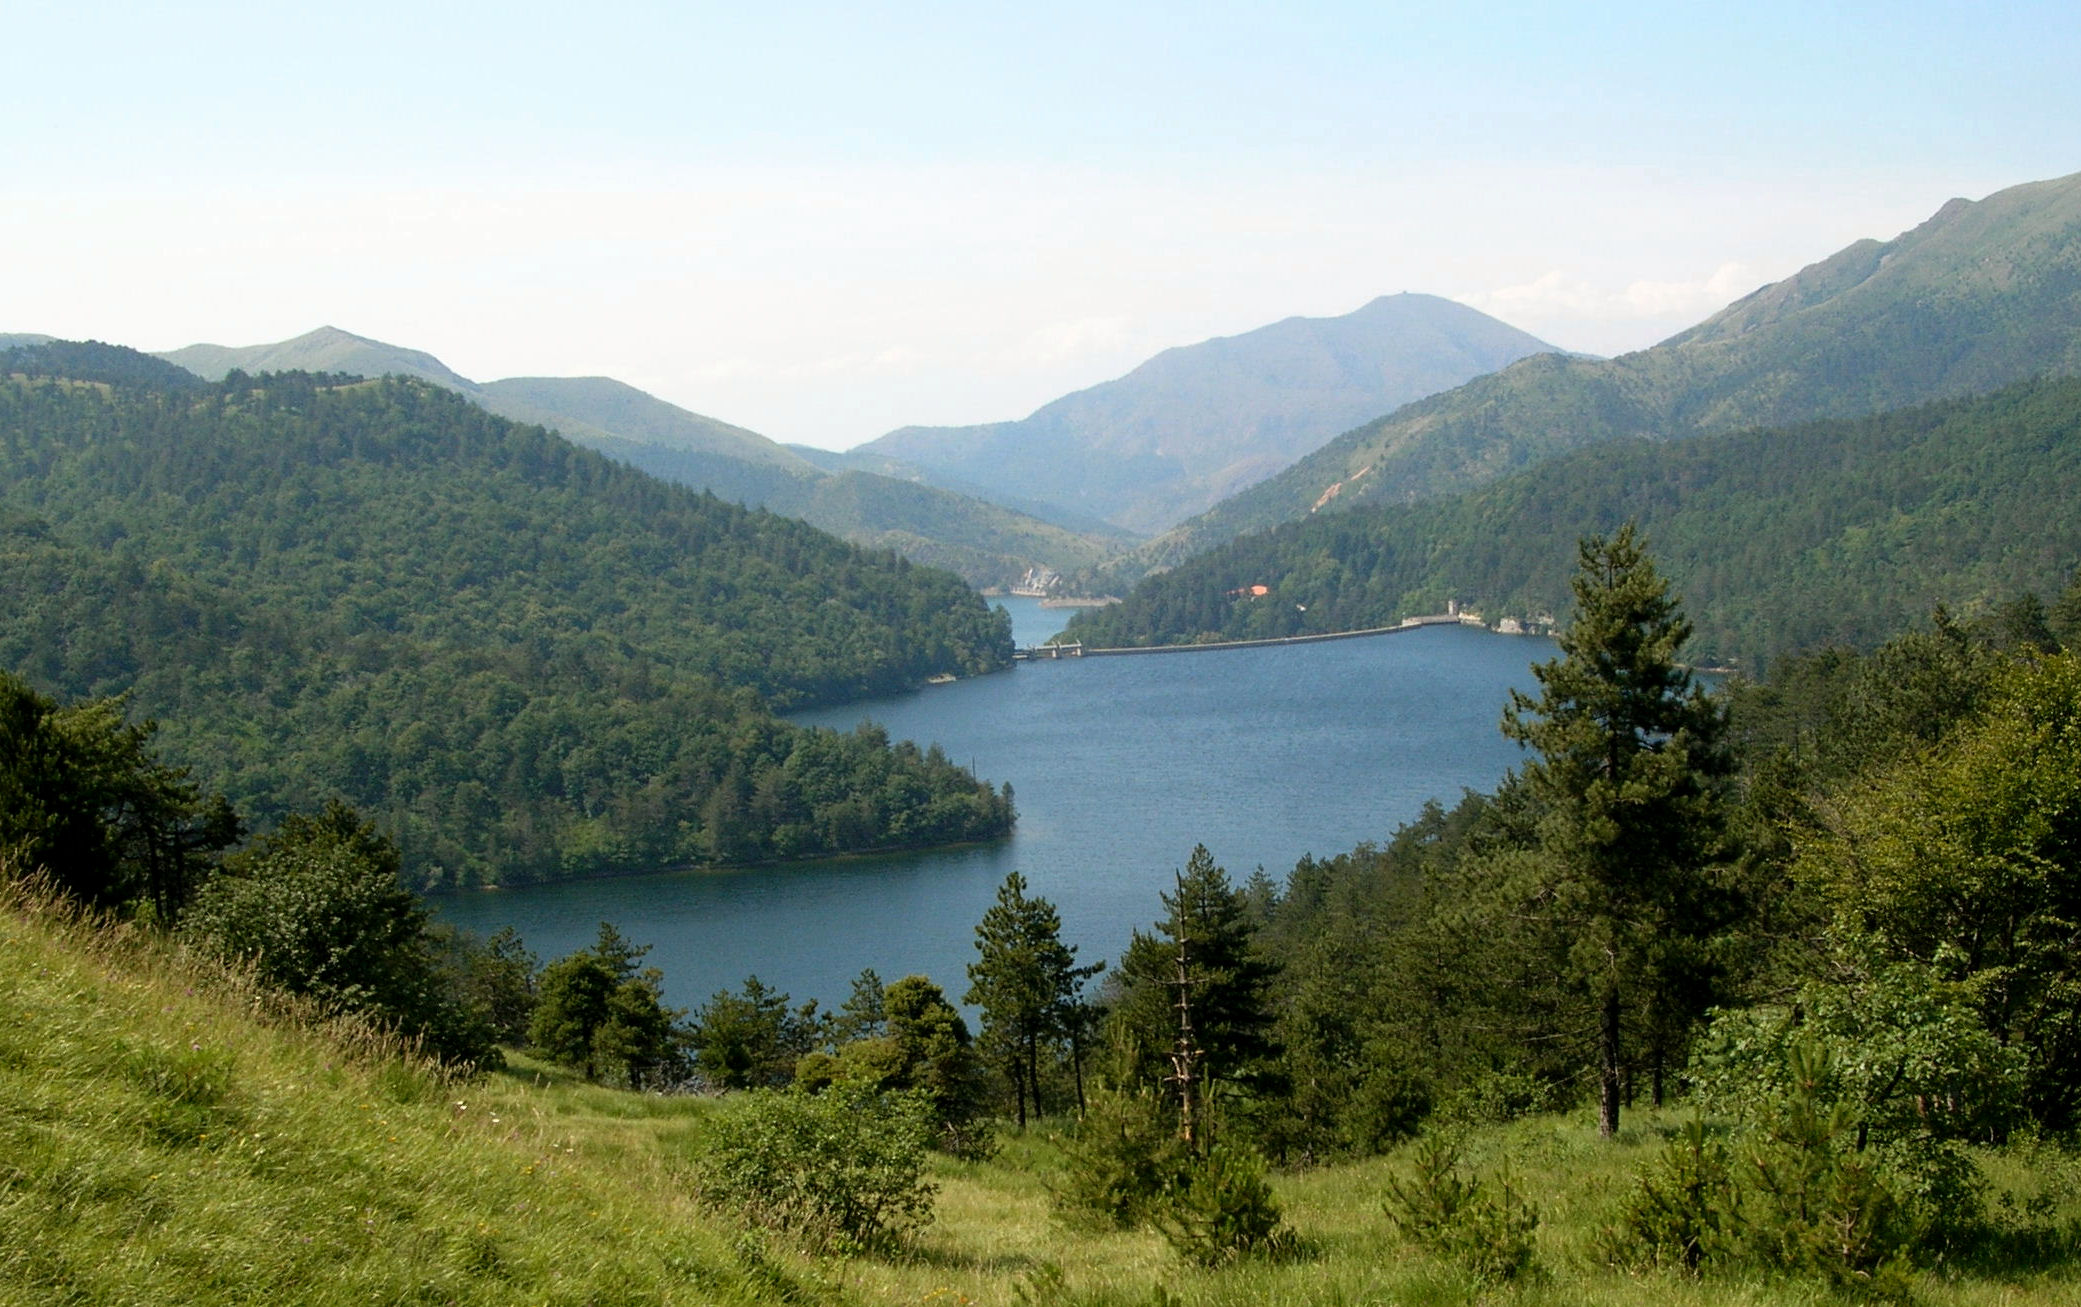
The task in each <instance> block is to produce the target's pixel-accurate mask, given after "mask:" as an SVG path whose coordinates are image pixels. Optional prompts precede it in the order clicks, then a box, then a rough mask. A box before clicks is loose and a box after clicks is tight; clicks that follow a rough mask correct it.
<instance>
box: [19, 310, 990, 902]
mask: <svg viewBox="0 0 2081 1307" xmlns="http://www.w3.org/2000/svg"><path fill="white" fill-rule="evenodd" d="M56 348H57V347H55V346H42V347H37V348H36V349H35V350H31V351H15V352H11V353H9V354H7V355H0V377H6V376H7V375H9V374H14V376H15V379H14V380H13V381H11V382H0V593H4V596H5V598H4V604H0V667H8V668H13V669H16V670H17V671H19V672H20V673H21V674H23V675H25V676H26V677H27V678H28V679H29V680H30V682H31V683H33V684H34V685H36V686H37V687H38V688H39V689H40V690H42V691H44V692H46V693H55V694H59V695H62V696H65V697H71V698H95V697H102V696H108V695H114V694H124V695H127V696H129V706H130V709H131V711H132V712H133V713H135V714H138V715H143V716H150V717H157V718H162V719H164V720H165V721H166V729H165V731H164V733H163V735H162V737H161V741H162V745H163V748H164V750H165V752H166V754H167V756H168V757H169V758H170V759H172V760H174V761H176V762H178V763H180V764H183V765H187V766H190V767H192V768H193V769H194V771H195V774H196V776H197V778H198V780H199V781H201V782H202V783H204V784H206V785H207V786H208V787H210V788H212V789H220V790H222V791H224V792H225V793H226V794H227V795H228V796H229V797H230V798H231V799H232V801H233V802H234V803H235V804H236V805H237V806H238V808H239V809H240V810H241V811H242V812H245V813H247V814H248V815H249V816H250V817H252V818H254V819H257V820H259V821H260V822H261V823H263V824H265V823H267V822H269V821H271V820H273V819H274V818H275V817H277V816H279V815H280V814H282V813H284V812H287V811H292V810H312V809H315V808H317V807H320V806H322V805H323V804H324V803H325V802H326V801H327V800H328V799H330V798H333V797H335V796H339V797H344V798H346V799H347V800H348V801H350V802H352V803H354V804H356V805H357V806H358V807H360V808H362V809H363V810H364V811H366V812H367V813H369V814H370V815H371V816H372V817H374V818H375V819H377V820H378V821H379V822H380V823H381V824H382V825H383V826H384V827H386V828H387V829H391V830H394V831H395V832H396V834H397V837H398V839H399V841H400V843H401V845H402V846H403V849H404V852H405V863H406V866H407V868H408V869H409V870H410V872H411V874H413V875H414V876H416V877H418V878H420V879H422V880H423V881H425V882H426V883H430V884H457V883H474V882H480V881H492V880H504V881H513V880H521V879H530V878H541V877H550V876H557V875H564V874H574V873H584V872H596V871H603V870H614V869H620V868H634V867H642V866H655V865H659V864H660V863H670V862H701V861H730V862H738V861H751V860H760V859H766V858H783V857H794V856H805V855H811V854H818V853H828V852H837V851H844V850H851V849H865V848H875V847H887V846H893V845H910V844H925V843H935V842H942V841H946V840H961V839H974V838H982V837H988V836H993V835H996V834H999V833H1001V832H1002V831H1003V830H1005V829H1006V827H1007V826H1008V824H1009V821H1010V805H1009V802H1008V800H1007V799H1006V798H1005V797H1004V796H1002V795H1000V794H998V793H996V792H995V791H993V790H992V789H990V788H989V787H987V786H982V785H979V784H978V783H977V782H975V781H974V779H973V778H972V777H969V776H968V775H967V774H966V773H965V772H963V771H961V770H960V769H958V768H956V767H954V766H952V765H951V764H949V763H948V762H947V761H946V760H945V759H944V758H943V757H941V756H940V755H939V754H938V753H937V751H936V750H935V751H930V752H921V751H919V750H917V749H915V748H913V747H911V746H908V745H901V746H896V747H893V748H892V747H890V745H889V742H888V741H887V739H886V738H885V737H884V736H882V735H881V734H880V733H879V732H877V731H874V730H866V731H862V732H859V733H855V734H853V735H845V736H841V735H835V734H832V733H830V732H819V731H807V730H801V729H798V728H794V727H791V726H788V725H786V724H784V723H782V722H780V721H779V720H777V719H776V718H774V717H773V716H772V715H771V711H770V710H771V708H772V707H785V706H791V705H799V704H807V703H814V702H819V701H832V700H839V699H845V698H850V697H854V696H860V695H866V694H873V693H882V692H889V691H894V690H898V689H902V688H905V687H908V686H912V685H916V684H918V683H920V682H922V681H924V680H925V679H926V678H928V677H930V676H933V675H939V674H957V675H966V674H973V673H979V672H985V671H990V670H993V669H996V668H999V667H1002V666H1004V665H1006V663H1007V661H1008V659H1009V655H1010V632H1009V629H1008V624H1007V622H1006V620H1005V619H1004V617H1003V615H1002V614H1001V613H998V612H994V611H992V610H991V609H989V608H988V607H987V606H986V605H985V604H984V603H983V602H982V601H981V600H980V599H979V598H978V597H976V596H975V595H974V594H973V593H971V592H970V591H968V590H967V588H966V587H964V586H963V585H962V584H961V583H960V582H959V581H958V580H957V579H956V578H954V577H952V576H950V575H947V574H944V573H940V572H937V571H933V570H931V569H926V568H920V567H916V566H914V565H912V564H910V563H908V562H906V561H904V560H902V559H900V558H897V557H896V556H895V555H893V554H890V553H886V552H877V551H867V550H863V549H860V548H857V547H854V546H850V545H846V544H843V543H841V542H839V541H837V540H834V539H832V538H830V537H828V536H825V535H823V534H822V533H820V532H818V531H816V530H814V529H813V528H810V527H808V526H805V525H803V524H802V523H799V522H795V521H791V520H788V519H785V518H781V517H777V516H774V515H772V514H769V513H763V512H751V511H747V510H745V509H742V508H739V507H734V506H731V505H728V504H724V503H721V502H719V501H717V500H716V499H714V498H713V497H710V496H705V495H701V494H697V493H694V492H692V491H688V490H685V489H683V488H680V487H675V486H670V485H666V484H663V483H660V482H658V481H655V480H653V479H652V478H650V477H648V476H645V475H643V474H642V473H640V472H637V471H634V470H633V469H629V468H626V467H622V466H619V465H617V464H615V463H613V462H611V461H610V460H608V459H606V458H604V457H602V456H600V455H597V454H593V453H590V452H587V451H583V450H579V449H576V448H574V447H573V446H571V445H569V444H567V443H565V442H564V441H562V440H560V439H558V438H557V437H555V436H553V435H551V434H549V433H547V432H544V431H543V430H541V429H540V428H530V427H520V426H516V425H514V424H513V423H511V422H508V421H505V420H504V419H501V418H497V417H494V416H492V415H490V414H487V413H485V412H484V411H483V410H481V409H478V408H476V407H474V406H473V405H471V404H469V403H468V402H467V401H465V400H463V399H462V398H461V397H459V396H456V395H453V394H449V393H447V392H444V391H441V390H439V389H436V388H435V387H432V386H430V385H426V384H424V383H420V382H415V381H407V380H400V379H395V378H392V379H385V380H382V381H370V382H360V381H348V380H347V379H343V378H334V377H314V376H310V375H308V374H275V375H269V376H265V377H262V378H259V379H254V378H249V377H246V376H244V375H243V374H234V375H233V376H231V377H229V378H227V379H226V380H225V381H224V382H222V383H220V384H215V385H200V384H198V383H196V382H195V381H194V379H193V378H190V377H187V376H186V375H185V374H178V370H176V369H171V368H170V367H169V366H168V365H165V364H162V363H160V362H159V361H157V360H152V359H148V358H145V357H144V356H141V355H135V354H133V353H132V352H131V351H127V350H119V349H115V348H113V347H106V346H98V347H90V346H79V347H71V349H72V353H70V354H59V355H54V354H53V353H52V351H53V350H54V349H56ZM55 372H66V373H70V374H72V379H58V378H54V377H52V376H51V374H52V373H55ZM162 372H172V373H176V374H177V375H178V376H179V378H180V379H179V381H178V382H177V383H171V384H162V382H166V381H167V380H168V379H167V378H166V377H164V376H162V375H161V373H162ZM83 373H85V374H90V375H88V376H86V377H84V378H83V379H82V378H81V375H80V374H83Z"/></svg>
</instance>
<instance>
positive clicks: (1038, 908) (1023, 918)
mask: <svg viewBox="0 0 2081 1307" xmlns="http://www.w3.org/2000/svg"><path fill="white" fill-rule="evenodd" d="M975 946H976V952H977V954H978V955H979V956H978V957H977V958H976V960H975V961H974V962H972V963H970V964H969V966H968V980H969V985H968V993H967V994H966V995H965V996H964V997H963V999H962V1001H963V1002H966V1003H973V1004H975V1005H976V1006H977V1007H980V1008H981V1009H982V1010H983V1042H984V1044H985V1046H986V1047H987V1048H989V1049H990V1051H991V1052H993V1053H994V1054H996V1055H997V1057H998V1058H999V1059H1000V1060H1001V1061H1002V1062H1003V1065H1004V1068H1005V1073H1006V1077H1007V1078H1008V1079H1009V1080H1010V1081H1011V1084H1012V1097H1013V1101H1014V1105H1015V1107H1016V1110H1017V1113H1018V1119H1019V1128H1020V1129H1021V1130H1023V1129H1025V1128H1026V1107H1027V1103H1028V1102H1029V1100H1030V1101H1031V1102H1032V1104H1033V1111H1034V1114H1035V1115H1036V1116H1038V1115H1040V1114H1041V1113H1042V1103H1041V1087H1040V1065H1041V1053H1042V1050H1043V1049H1050V1048H1053V1047H1055V1046H1057V1045H1058V1044H1059V1043H1060V1042H1061V1041H1062V1040H1063V1039H1064V1038H1065V1037H1066V1036H1067V1034H1068V1033H1069V1032H1070V1030H1071V1022H1072V1020H1073V1014H1074V1012H1075V1008H1076V1004H1077V990H1078V988H1079V986H1080V985H1081V984H1082V981H1083V977H1085V976H1088V975H1091V974H1093V973H1094V972H1096V971H1097V969H1098V968H1097V967H1095V966H1094V967H1078V966H1077V965H1076V957H1077V951H1076V949H1075V948H1073V947H1071V946H1069V945H1066V944H1064V943H1063V942H1062V918H1061V916H1060V915H1058V914H1057V913H1056V911H1055V905H1054V904H1052V903H1050V902H1048V901H1047V900H1046V899H1041V898H1028V897H1027V896H1026V878H1025V877H1024V876H1021V875H1020V874H1019V873H1018V872H1016V871H1015V872H1012V873H1011V874H1010V875H1008V876H1006V877H1005V878H1004V884H1003V885H1001V886H999V887H998V890H997V902H996V903H995V904H993V905H992V906H991V907H990V909H989V911H987V912H985V913H984V914H983V919H982V921H981V923H980V924H978V925H977V926H976V940H975ZM1100 965H1103V964H1100Z"/></svg>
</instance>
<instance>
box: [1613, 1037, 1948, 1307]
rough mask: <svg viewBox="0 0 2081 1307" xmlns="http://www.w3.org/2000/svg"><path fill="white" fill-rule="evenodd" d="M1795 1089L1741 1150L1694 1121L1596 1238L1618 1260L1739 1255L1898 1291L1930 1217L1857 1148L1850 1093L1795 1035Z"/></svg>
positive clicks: (1737, 1259) (1704, 1261)
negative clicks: (1831, 1088) (1834, 1092)
mask: <svg viewBox="0 0 2081 1307" xmlns="http://www.w3.org/2000/svg"><path fill="white" fill-rule="evenodd" d="M1790 1052H1791V1057H1790V1062H1789V1067H1788V1072H1787V1074H1788V1076H1789V1079H1790V1088H1789V1089H1788V1091H1787V1092H1786V1093H1785V1094H1784V1095H1783V1096H1781V1097H1779V1098H1777V1099H1775V1100H1773V1101H1772V1102H1770V1103H1769V1104H1768V1105H1767V1106H1766V1107H1765V1109H1764V1111H1763V1112H1762V1114H1761V1115H1760V1117H1759V1119H1758V1120H1757V1122H1756V1123H1755V1125H1754V1127H1753V1128H1752V1129H1751V1130H1750V1132H1749V1134H1748V1137H1747V1141H1746V1144H1745V1146H1744V1147H1742V1148H1741V1149H1740V1150H1739V1152H1738V1154H1733V1153H1730V1150H1729V1149H1728V1148H1727V1147H1726V1146H1724V1145H1722V1144H1721V1143H1719V1142H1718V1141H1717V1140H1715V1139H1713V1138H1712V1137H1711V1135H1710V1134H1709V1133H1708V1132H1707V1130H1706V1128H1705V1126H1704V1124H1703V1123H1702V1122H1697V1121H1693V1122H1691V1123H1690V1124H1689V1125H1687V1126H1686V1127H1685V1129H1684V1131H1683V1133H1682V1134H1681V1135H1679V1136H1678V1137H1677V1138H1676V1139H1674V1140H1672V1141H1671V1143H1670V1145H1669V1147H1668V1148H1667V1149H1665V1150H1664V1151H1663V1153H1662V1155H1661V1156H1660V1157H1659V1158H1657V1159H1656V1161H1655V1162H1654V1163H1653V1164H1652V1165H1651V1166H1650V1167H1649V1169H1648V1170H1647V1172H1646V1173H1645V1174H1644V1175H1642V1177H1641V1180H1640V1185H1639V1187H1638V1188H1637V1189H1636V1190H1635V1191H1634V1192H1633V1193H1632V1194H1630V1195H1629V1196H1628V1197H1627V1198H1626V1200H1625V1201H1624V1202H1623V1203H1622V1204H1621V1206H1620V1209H1619V1213H1618V1219H1617V1221H1616V1223H1615V1224H1614V1225H1613V1226H1611V1227H1609V1228H1607V1229H1606V1231H1605V1232H1604V1235H1603V1237H1602V1240H1601V1242H1602V1245H1603V1247H1602V1251H1603V1253H1604V1256H1605V1259H1606V1260H1607V1261H1610V1262H1612V1263H1614V1264H1617V1265H1640V1264H1651V1265H1661V1266H1681V1267H1683V1268H1684V1269H1686V1270H1688V1271H1691V1272H1694V1273H1695V1272H1698V1271H1700V1270H1702V1269H1704V1268H1705V1267H1706V1266H1708V1265H1710V1264H1712V1263H1716V1262H1733V1263H1742V1264H1747V1265H1750V1266H1756V1267H1761V1268H1764V1269H1767V1270H1770V1271H1775V1272H1778V1273H1780V1274H1786V1275H1794V1276H1799V1277H1802V1278H1807V1279H1815V1280H1820V1281H1822V1282H1824V1283H1826V1284H1828V1285H1829V1286H1830V1287H1831V1288H1834V1289H1836V1290H1839V1291H1844V1292H1849V1293H1853V1294H1859V1295H1864V1296H1871V1297H1882V1298H1898V1297H1902V1296H1904V1294H1905V1279H1904V1275H1903V1270H1902V1268H1903V1266H1904V1264H1905V1260H1906V1257H1907V1254H1908V1252H1909V1250H1910V1249H1911V1248H1913V1247H1915V1246H1916V1245H1917V1244H1918V1243H1919V1242H1921V1241H1922V1240H1923V1239H1925V1238H1926V1237H1928V1235H1929V1232H1930V1231H1931V1229H1932V1226H1931V1224H1930V1222H1929V1221H1928V1220H1927V1219H1922V1220H1918V1219H1917V1211H1918V1205H1917V1204H1916V1203H1914V1202H1912V1201H1910V1200H1909V1199H1907V1198H1905V1197H1904V1196H1903V1191H1902V1189H1901V1188H1900V1185H1899V1176H1898V1174H1897V1173H1896V1172H1894V1171H1893V1169H1892V1168H1891V1167H1889V1166H1888V1165H1887V1163H1886V1160H1885V1158H1884V1157H1883V1156H1882V1154H1881V1153H1880V1151H1879V1150H1878V1149H1875V1148H1869V1147H1861V1146H1860V1135H1861V1134H1862V1127H1861V1125H1860V1122H1859V1120H1858V1118H1857V1115H1856V1114H1855V1112H1854V1111H1853V1110H1852V1108H1851V1106H1850V1104H1849V1103H1848V1102H1846V1101H1844V1100H1842V1099H1839V1098H1833V1097H1831V1096H1830V1095H1829V1094H1828V1093H1827V1092H1826V1091H1825V1088H1824V1087H1825V1086H1826V1085H1828V1084H1829V1083H1830V1082H1831V1079H1832V1068H1831V1065H1830V1061H1829V1059H1828V1057H1827V1056H1826V1054H1825V1053H1823V1052H1820V1051H1817V1050H1814V1049H1811V1048H1809V1047H1808V1046H1805V1045H1800V1044H1794V1045H1793V1046H1792V1048H1791V1050H1790Z"/></svg>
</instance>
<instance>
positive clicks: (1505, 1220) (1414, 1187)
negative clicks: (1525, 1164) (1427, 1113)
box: [1387, 1137, 1539, 1282]
mask: <svg viewBox="0 0 2081 1307" xmlns="http://www.w3.org/2000/svg"><path fill="white" fill-rule="evenodd" d="M1459 1160H1460V1159H1459V1150H1458V1149H1456V1148H1454V1147H1453V1146H1452V1145H1451V1144H1450V1143H1447V1142H1446V1141H1445V1140H1443V1139H1440V1138H1437V1137H1433V1138H1430V1139H1427V1140H1424V1141H1422V1142H1420V1143H1419V1144H1417V1146H1416V1153H1415V1168H1414V1171H1413V1172H1412V1174H1411V1175H1410V1176H1409V1178H1408V1179H1407V1181H1406V1182H1405V1181H1403V1180H1400V1179H1396V1178H1393V1177H1390V1178H1389V1180H1388V1182H1387V1214H1388V1218H1389V1219H1390V1220H1392V1221H1393V1222H1394V1223H1395V1227H1396V1228H1397V1229H1398V1230H1400V1231H1401V1233H1402V1237H1403V1238H1405V1239H1408V1240H1409V1241H1410V1242H1411V1243H1414V1244H1415V1245H1417V1246H1418V1247H1419V1248H1423V1249H1424V1250H1426V1251H1428V1252H1433V1253H1436V1254H1438V1255H1439V1256H1442V1257H1444V1258H1446V1259H1448V1260H1450V1261H1452V1262H1454V1263H1456V1264H1458V1265H1459V1266H1461V1267H1463V1268H1464V1269H1466V1270H1467V1271H1468V1272H1470V1273H1471V1274H1473V1275H1474V1276H1476V1277H1477V1278H1479V1279H1482V1280H1487V1281H1491V1282H1502V1281H1507V1280H1515V1279H1517V1278H1518V1277H1520V1276H1522V1275H1523V1274H1524V1273H1525V1272H1527V1271H1529V1270H1530V1269H1531V1267H1532V1235H1533V1232H1534V1231H1535V1230H1537V1229H1538V1228H1539V1213H1538V1212H1537V1211H1536V1210H1534V1209H1533V1207H1532V1205H1531V1204H1530V1203H1527V1202H1526V1201H1525V1199H1524V1196H1523V1195H1522V1194H1520V1193H1518V1192H1517V1189H1516V1188H1515V1187H1514V1186H1512V1185H1511V1183H1510V1180H1509V1178H1508V1177H1507V1176H1497V1177H1495V1178H1494V1179H1493V1180H1484V1179H1483V1178H1481V1177H1480V1176H1478V1175H1468V1176H1466V1177H1464V1178H1463V1177H1462V1176H1461V1175H1460V1173H1459Z"/></svg>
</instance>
